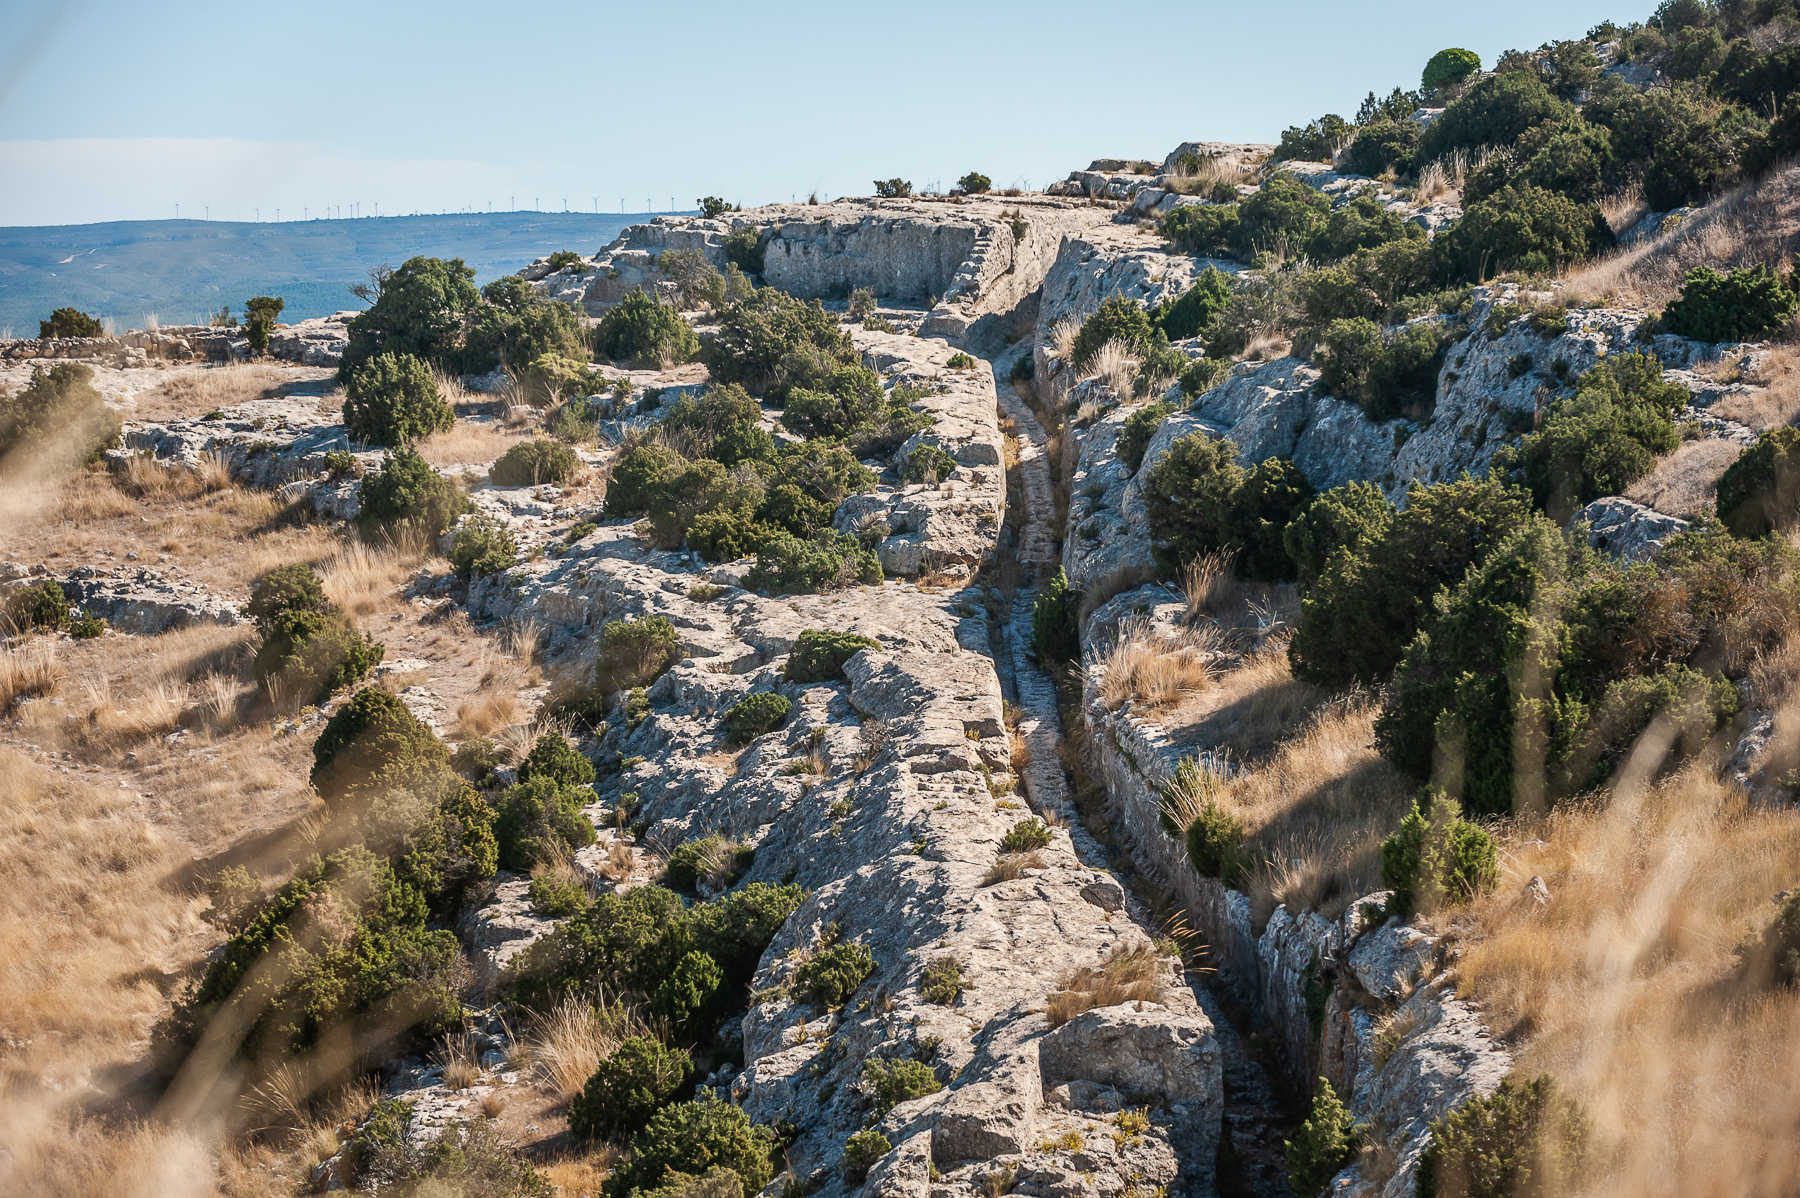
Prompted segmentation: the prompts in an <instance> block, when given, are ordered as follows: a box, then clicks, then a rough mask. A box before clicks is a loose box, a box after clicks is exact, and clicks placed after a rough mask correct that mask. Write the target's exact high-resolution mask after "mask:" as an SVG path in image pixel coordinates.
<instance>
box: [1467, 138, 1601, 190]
mask: <svg viewBox="0 0 1800 1198" xmlns="http://www.w3.org/2000/svg"><path fill="white" fill-rule="evenodd" d="M1616 169H1617V168H1616V164H1615V162H1614V160H1613V144H1612V135H1611V134H1610V133H1609V132H1608V131H1607V130H1606V129H1604V128H1602V127H1601V126H1599V125H1595V124H1591V123H1589V122H1587V121H1584V120H1582V119H1581V118H1580V117H1570V118H1568V119H1566V120H1562V121H1554V122H1545V123H1544V124H1542V125H1538V126H1537V127H1535V128H1533V129H1531V130H1529V131H1528V132H1527V133H1526V134H1525V135H1524V136H1523V137H1521V138H1519V140H1518V141H1517V142H1515V143H1513V144H1512V145H1511V146H1508V147H1506V148H1505V149H1503V150H1498V151H1496V152H1495V153H1493V155H1492V156H1491V157H1490V158H1489V159H1488V162H1487V164H1486V165H1485V166H1482V167H1480V168H1478V169H1477V170H1475V171H1473V172H1471V173H1470V174H1469V176H1468V178H1467V180H1466V182H1465V183H1464V185H1463V190H1462V197H1463V203H1464V205H1465V206H1466V205H1469V204H1474V203H1478V202H1480V201H1481V200H1485V199H1487V198H1488V197H1489V196H1491V195H1493V194H1494V193H1495V192H1497V191H1499V190H1501V189H1502V188H1504V187H1505V186H1506V185H1507V184H1509V183H1516V184H1520V185H1530V186H1532V187H1539V188H1542V189H1544V190H1546V191H1552V192H1555V193H1557V194H1558V195H1562V196H1566V197H1567V198H1569V199H1571V200H1576V201H1579V202H1581V203H1584V204H1585V203H1592V202H1594V201H1596V200H1599V199H1601V198H1602V197H1603V196H1604V195H1605V194H1606V190H1607V187H1608V186H1609V182H1610V180H1612V179H1613V178H1614V177H1615V174H1616Z"/></svg>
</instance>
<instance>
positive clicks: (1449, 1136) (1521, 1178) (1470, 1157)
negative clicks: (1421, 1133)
mask: <svg viewBox="0 0 1800 1198" xmlns="http://www.w3.org/2000/svg"><path fill="white" fill-rule="evenodd" d="M1586 1148H1587V1120H1586V1118H1585V1117H1584V1116H1583V1115H1582V1113H1581V1110H1580V1108H1579V1107H1577V1106H1576V1105H1575V1103H1574V1101H1573V1100H1571V1099H1569V1098H1565V1097H1563V1096H1562V1095H1560V1094H1558V1093H1557V1092H1556V1085H1555V1083H1554V1082H1552V1081H1551V1080H1550V1079H1549V1078H1548V1077H1538V1078H1534V1079H1533V1080H1531V1081H1527V1082H1523V1083H1521V1082H1516V1081H1513V1080H1512V1079H1510V1078H1509V1079H1507V1080H1506V1081H1503V1082H1501V1083H1500V1088H1499V1089H1497V1090H1495V1091H1494V1092H1493V1093H1492V1094H1489V1095H1486V1096H1483V1097H1477V1098H1471V1099H1469V1100H1468V1101H1466V1102H1464V1103H1463V1104H1462V1105H1461V1106H1459V1107H1457V1108H1456V1109H1455V1110H1453V1111H1451V1112H1450V1113H1449V1114H1447V1115H1445V1116H1444V1117H1443V1118H1441V1119H1437V1120H1435V1121H1433V1123H1432V1124H1431V1142H1430V1144H1429V1145H1427V1147H1426V1149H1425V1153H1424V1155H1423V1156H1422V1157H1421V1158H1420V1160H1419V1173H1418V1183H1417V1184H1418V1192H1419V1195H1420V1198H1520V1196H1521V1195H1545V1196H1547V1195H1551V1194H1566V1193H1570V1192H1571V1191H1572V1190H1574V1189H1575V1188H1576V1187H1577V1186H1578V1185H1579V1184H1580V1182H1581V1181H1582V1179H1584V1178H1585V1177H1586V1176H1587V1174H1586V1172H1585V1170H1584V1168H1583V1166H1584V1165H1585V1164H1586V1155H1587V1154H1586Z"/></svg>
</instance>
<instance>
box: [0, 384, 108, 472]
mask: <svg viewBox="0 0 1800 1198" xmlns="http://www.w3.org/2000/svg"><path fill="white" fill-rule="evenodd" d="M93 378H94V372H93V370H91V369H90V368H89V367H87V366H84V365H82V364H81V363H79V362H63V363H60V364H58V365H55V366H52V367H50V368H49V369H48V370H45V369H44V368H43V367H41V366H33V367H32V368H31V381H30V382H28V383H26V384H25V386H24V387H22V388H20V389H19V390H18V391H16V392H14V393H12V394H0V463H3V464H4V465H6V466H7V467H8V468H9V470H11V471H19V470H22V469H25V468H28V467H39V468H41V467H44V466H50V467H55V468H61V467H66V466H75V465H79V464H81V463H83V462H91V461H94V460H96V459H98V458H99V456H100V453H101V451H102V450H104V449H105V448H106V447H107V446H109V445H111V444H112V443H113V442H114V441H115V440H117V439H118V436H119V427H120V426H119V418H118V416H117V415H115V414H114V413H113V410H112V409H111V408H109V407H107V406H106V401H105V399H103V398H102V397H101V395H100V392H99V391H97V390H95V389H94V385H93Z"/></svg>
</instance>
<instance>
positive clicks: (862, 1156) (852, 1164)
mask: <svg viewBox="0 0 1800 1198" xmlns="http://www.w3.org/2000/svg"><path fill="white" fill-rule="evenodd" d="M893 1150H894V1146H893V1145H892V1144H891V1143H889V1142H888V1138H887V1137H886V1136H884V1135H882V1134H881V1133H880V1132H878V1131H876V1130H875V1129H874V1128H872V1127H865V1128H863V1130H861V1131H859V1132H856V1133H854V1134H853V1135H851V1137H850V1138H849V1139H847V1140H845V1141H844V1172H845V1174H847V1175H848V1176H849V1178H850V1180H851V1181H852V1182H858V1181H861V1180H862V1179H863V1178H864V1177H867V1176H868V1174H869V1170H870V1169H872V1168H874V1167H875V1162H877V1161H879V1160H880V1159H881V1158H882V1157H884V1156H886V1155H887V1154H888V1153H890V1152H892V1151H893Z"/></svg>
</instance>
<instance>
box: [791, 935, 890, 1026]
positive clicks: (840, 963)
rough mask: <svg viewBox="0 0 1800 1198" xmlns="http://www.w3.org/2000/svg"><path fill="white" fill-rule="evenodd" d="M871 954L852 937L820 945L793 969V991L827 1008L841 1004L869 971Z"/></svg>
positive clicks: (871, 961)
mask: <svg viewBox="0 0 1800 1198" xmlns="http://www.w3.org/2000/svg"><path fill="white" fill-rule="evenodd" d="M874 972H875V955H874V954H873V953H871V952H870V951H869V950H868V947H867V946H866V945H862V944H857V943H855V942H854V941H852V942H850V943H846V944H833V945H831V946H830V947H828V948H821V949H819V950H818V951H817V952H815V953H813V955H812V956H810V957H808V958H807V959H806V961H805V963H803V964H802V965H801V966H800V967H799V968H798V969H796V970H795V971H794V992H795V993H796V994H798V995H799V996H800V997H802V998H804V999H805V1000H806V1001H807V1002H810V1003H814V1004H816V1005H818V1006H820V1007H824V1008H826V1009H827V1010H835V1009H836V1008H838V1007H841V1006H843V1005H844V1003H845V1001H846V1000H848V999H849V997H850V996H851V995H852V994H854V993H856V988H857V987H858V986H861V985H862V984H863V982H864V981H865V980H866V979H867V978H868V976H869V975H870V974H871V973H874Z"/></svg>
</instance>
